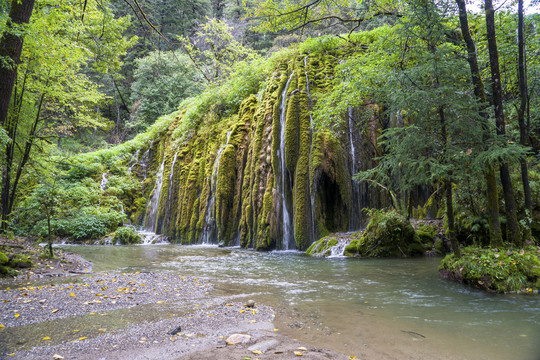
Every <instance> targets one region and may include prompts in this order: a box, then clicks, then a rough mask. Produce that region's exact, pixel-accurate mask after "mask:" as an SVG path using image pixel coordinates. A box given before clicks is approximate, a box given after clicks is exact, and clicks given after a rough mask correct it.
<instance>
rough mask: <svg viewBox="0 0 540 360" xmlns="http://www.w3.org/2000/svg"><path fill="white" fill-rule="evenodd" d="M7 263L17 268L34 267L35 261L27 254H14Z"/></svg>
mask: <svg viewBox="0 0 540 360" xmlns="http://www.w3.org/2000/svg"><path fill="white" fill-rule="evenodd" d="M7 265H8V266H10V267H12V268H15V269H27V268H31V267H33V266H34V263H33V262H32V260H31V259H30V258H29V257H28V256H26V255H22V254H14V255H13V256H12V257H11V259H9V262H8V264H7Z"/></svg>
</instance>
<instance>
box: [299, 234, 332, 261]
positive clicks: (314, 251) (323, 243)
mask: <svg viewBox="0 0 540 360" xmlns="http://www.w3.org/2000/svg"><path fill="white" fill-rule="evenodd" d="M337 244H338V240H337V239H336V238H335V237H332V236H327V237H324V238H322V239H320V240H318V241H316V242H314V243H313V244H311V246H310V247H309V248H308V249H307V250H306V254H307V255H309V256H317V257H321V256H330V255H332V248H333V247H334V246H336V245H337Z"/></svg>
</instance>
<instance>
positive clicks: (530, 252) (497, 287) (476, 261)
mask: <svg viewBox="0 0 540 360" xmlns="http://www.w3.org/2000/svg"><path fill="white" fill-rule="evenodd" d="M439 273H440V275H441V276H442V277H443V278H445V279H450V280H454V281H458V282H461V283H465V284H468V285H472V286H475V287H479V288H481V289H484V290H487V291H491V292H498V293H516V292H519V293H532V292H535V293H538V291H539V290H540V247H537V246H528V247H526V248H523V249H520V250H511V249H482V248H479V247H475V246H468V247H466V248H465V249H463V251H462V254H461V257H459V258H456V257H455V256H454V254H449V255H447V256H446V257H445V258H444V259H443V260H442V261H441V265H440V266H439Z"/></svg>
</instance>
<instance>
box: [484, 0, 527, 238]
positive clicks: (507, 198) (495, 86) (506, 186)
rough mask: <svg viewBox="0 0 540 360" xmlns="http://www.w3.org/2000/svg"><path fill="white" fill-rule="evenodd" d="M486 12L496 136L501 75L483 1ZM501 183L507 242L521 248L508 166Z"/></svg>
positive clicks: (488, 5)
mask: <svg viewBox="0 0 540 360" xmlns="http://www.w3.org/2000/svg"><path fill="white" fill-rule="evenodd" d="M485 11H486V35H487V42H488V50H489V62H490V68H491V80H492V92H493V105H494V107H495V125H496V128H497V134H499V135H504V134H505V133H506V129H505V121H504V110H503V101H502V88H501V73H500V70H499V52H498V50H497V38H496V35H495V10H494V9H493V3H492V1H491V0H485ZM500 174H501V183H502V187H503V192H504V205H505V210H506V227H507V240H508V241H510V242H511V243H513V244H514V245H516V246H521V237H520V235H519V227H518V222H517V214H516V200H515V196H514V189H513V187H512V180H511V178H510V170H509V168H508V164H506V163H503V164H501V166H500Z"/></svg>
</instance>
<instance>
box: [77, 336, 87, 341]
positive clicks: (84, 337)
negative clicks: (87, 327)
mask: <svg viewBox="0 0 540 360" xmlns="http://www.w3.org/2000/svg"><path fill="white" fill-rule="evenodd" d="M86 339H87V338H86V336H83V337H80V338H79V340H86Z"/></svg>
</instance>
